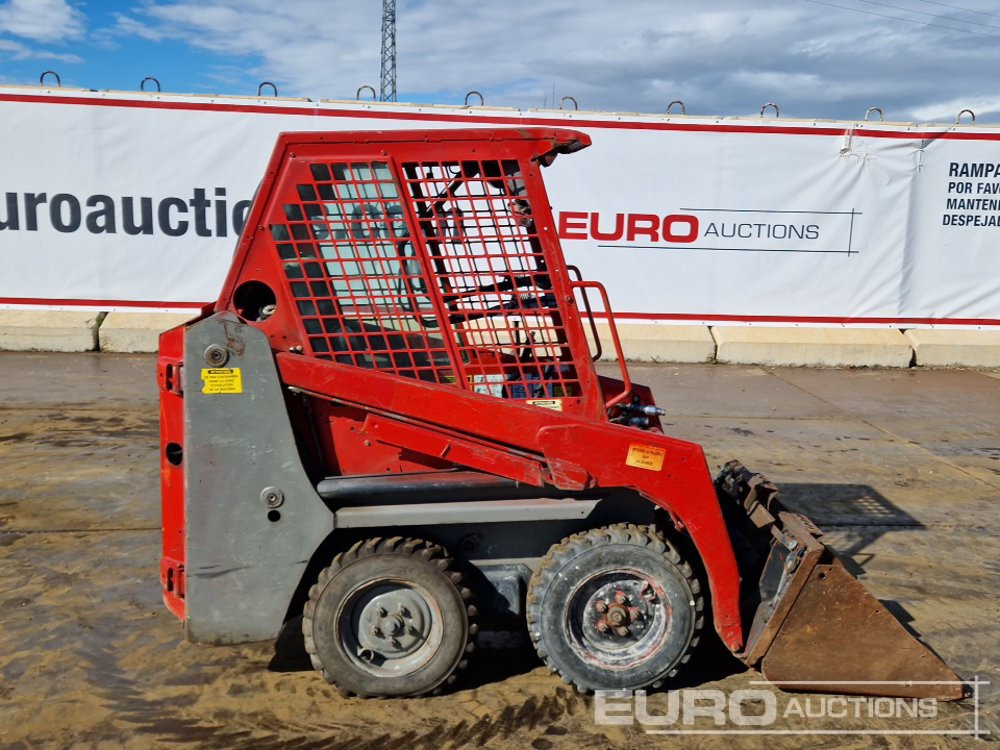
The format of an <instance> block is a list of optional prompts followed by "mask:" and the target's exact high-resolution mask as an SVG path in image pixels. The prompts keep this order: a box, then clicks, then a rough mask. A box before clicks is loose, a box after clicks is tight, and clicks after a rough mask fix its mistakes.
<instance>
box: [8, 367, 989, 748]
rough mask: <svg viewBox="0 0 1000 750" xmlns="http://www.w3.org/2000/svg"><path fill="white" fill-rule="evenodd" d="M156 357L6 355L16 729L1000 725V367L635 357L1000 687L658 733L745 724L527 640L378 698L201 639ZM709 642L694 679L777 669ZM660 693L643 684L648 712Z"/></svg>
mask: <svg viewBox="0 0 1000 750" xmlns="http://www.w3.org/2000/svg"><path fill="white" fill-rule="evenodd" d="M154 370H155V359H154V358H153V357H151V356H139V355H134V356H129V355H109V354H74V355H61V354H22V353H2V354H0V747H3V748H21V747H23V748H39V747H51V748H70V747H73V748H76V747H80V748H86V747H94V748H116V747H129V748H145V747H153V746H156V747H160V746H163V747H171V746H178V747H181V746H183V747H195V748H201V747H205V748H244V747H245V748H279V747H288V748H372V749H374V748H387V747H400V748H427V749H431V748H433V749H434V750H439V749H440V748H459V747H495V748H502V749H506V748H535V749H536V750H548V749H549V748H555V749H556V750H559V749H562V748H572V749H573V750H584V749H586V748H610V747H621V748H639V747H643V748H656V747H697V748H701V747H714V746H716V745H725V746H737V747H769V748H771V747H800V746H805V745H810V746H820V747H859V748H860V747H870V746H875V747H963V746H968V745H971V744H972V742H973V740H972V739H971V737H970V736H969V735H968V734H964V735H961V734H956V735H951V736H947V735H945V734H932V733H933V732H942V733H944V732H966V733H967V732H969V731H970V730H973V729H974V727H975V726H976V722H977V721H978V726H979V728H980V729H981V730H983V731H989V732H991V733H992V735H991V737H992V738H993V739H996V737H997V735H998V733H1000V720H998V708H1000V672H998V669H997V667H998V665H1000V645H998V644H1000V563H998V552H1000V541H998V532H1000V512H998V507H1000V376H998V375H997V373H986V372H971V371H916V370H904V371H878V370H874V371H873V370H808V369H761V368H754V367H724V366H668V365H659V366H636V367H633V368H632V376H633V379H634V380H636V381H638V382H646V383H649V384H650V385H652V387H653V389H654V392H655V393H656V394H657V401H658V403H659V404H660V405H661V406H663V407H665V408H666V409H667V411H668V416H667V417H666V418H665V423H666V424H665V429H666V431H667V432H668V434H673V435H675V436H677V437H681V438H685V439H689V440H694V441H697V442H700V443H701V444H702V445H703V446H704V448H705V452H706V455H707V457H708V461H709V465H710V466H712V467H713V469H714V468H715V467H716V466H718V465H719V464H721V463H723V462H724V461H726V460H728V459H729V458H731V457H739V458H740V459H741V460H743V461H744V462H745V463H746V464H747V465H748V466H750V467H752V468H754V469H755V470H758V471H763V472H765V473H767V474H768V475H769V476H770V477H771V478H772V479H773V480H774V481H775V482H777V483H778V484H779V486H781V488H782V491H783V497H784V498H785V500H786V503H787V504H788V505H791V506H793V507H794V508H795V509H796V510H800V511H803V512H806V513H807V514H809V515H810V516H811V517H812V518H813V520H814V521H815V522H816V523H817V524H818V525H819V526H820V527H822V528H824V529H826V530H827V531H828V535H827V538H826V540H827V542H828V543H829V544H831V546H833V547H834V548H835V549H837V550H838V551H839V552H840V553H842V555H843V556H844V557H845V558H846V559H847V561H848V563H849V565H851V566H852V568H853V569H854V570H855V571H856V572H861V573H862V580H863V581H864V582H865V585H866V586H867V587H868V588H869V589H870V590H871V591H872V592H873V593H874V594H875V595H876V596H877V597H879V598H880V599H883V600H888V601H889V602H892V603H893V604H892V606H893V608H894V610H895V611H897V612H901V613H903V614H904V616H905V618H906V620H907V624H908V626H909V627H910V628H911V629H912V630H913V631H915V632H916V633H918V634H919V635H920V637H921V639H922V640H923V641H924V642H925V643H926V644H928V645H929V646H930V647H931V648H933V649H934V650H935V651H936V652H937V653H939V654H940V655H941V656H942V657H943V658H944V659H945V660H946V661H947V662H948V663H949V664H950V665H951V666H952V667H953V668H954V669H955V670H956V671H957V672H958V673H959V674H960V675H961V676H962V677H963V678H965V679H969V680H971V679H972V678H973V677H974V676H976V675H978V676H979V678H980V679H981V680H986V681H990V682H991V683H992V684H990V685H984V686H981V687H980V688H979V693H980V700H979V706H978V711H977V707H976V705H975V702H974V701H972V700H971V699H967V700H965V701H963V702H961V703H954V704H944V703H941V704H937V705H936V706H934V709H935V711H934V714H935V715H934V716H922V717H916V718H906V716H904V718H903V719H898V718H895V717H878V716H876V717H870V716H868V713H871V712H872V710H873V708H872V706H873V705H874V704H865V706H860V704H855V706H856V709H857V710H860V711H861V712H862V716H861V718H860V719H858V720H854V721H851V722H845V721H843V720H840V719H835V718H830V717H829V716H826V717H825V718H822V717H818V718H812V717H808V716H801V715H798V714H796V713H792V714H789V715H784V713H782V715H781V716H780V717H779V718H778V720H777V721H776V722H775V723H774V724H772V725H769V726H768V727H766V729H769V730H771V731H780V732H786V733H788V732H793V731H812V732H816V731H819V732H825V734H814V735H812V736H801V735H792V734H778V735H774V734H770V735H762V734H758V735H749V736H748V735H737V736H718V735H711V734H697V735H696V734H684V735H681V736H677V735H671V736H664V735H656V734H648V733H646V731H645V730H647V729H662V728H666V729H670V730H681V731H684V732H689V731H690V730H692V729H697V730H702V731H716V730H718V729H724V730H726V731H729V730H732V729H734V728H735V725H734V724H733V723H732V722H728V723H727V724H726V725H725V726H723V727H716V726H714V725H713V723H712V722H711V720H709V719H706V718H701V719H698V720H697V721H696V722H695V723H694V724H692V725H685V724H681V723H676V724H671V725H662V726H661V725H656V726H653V725H652V724H650V723H649V722H638V721H634V722H633V723H632V724H631V725H627V724H626V725H622V724H619V725H604V724H598V723H596V722H595V706H594V698H593V697H586V696H580V695H577V694H576V693H575V692H574V691H573V690H572V689H570V688H569V687H567V686H566V685H564V684H563V683H562V682H561V681H559V680H558V679H557V678H555V677H553V676H551V675H550V674H549V673H548V671H547V670H546V669H545V668H544V667H542V666H541V665H540V663H539V662H538V660H537V659H536V657H535V656H534V654H533V653H532V652H531V651H528V650H524V649H513V650H511V649H507V650H487V651H481V652H480V653H479V654H478V658H477V659H476V660H475V661H474V663H473V665H472V666H471V667H470V669H469V670H468V673H467V674H465V675H463V678H462V681H461V683H460V684H459V685H458V686H457V688H456V689H455V690H453V691H451V692H450V693H448V694H445V695H441V696H437V697H430V698H421V699H408V700H395V701H379V700H362V699H357V698H342V697H340V696H339V695H338V694H337V692H336V691H335V690H334V689H332V688H331V687H329V686H327V685H326V684H325V683H324V682H323V681H322V679H321V678H320V677H319V676H318V675H317V674H316V673H315V672H312V671H311V670H309V669H306V668H304V665H302V664H301V663H299V662H296V661H294V660H292V661H286V662H285V663H284V664H275V663H272V657H273V655H274V650H273V647H272V646H271V645H269V644H261V645H256V646H243V647H207V646H198V645H193V644H189V643H186V642H185V641H184V640H183V638H182V631H181V626H180V624H179V623H178V622H177V621H176V620H175V619H174V618H173V617H172V616H171V615H170V614H169V613H167V611H166V610H165V609H163V607H162V605H161V603H160V594H159V588H158V581H157V564H158V556H159V535H158V528H159V505H158V503H159V493H158V476H157V430H158V426H157V411H156V391H155V383H154ZM612 370H613V368H612ZM849 638H850V636H847V638H845V641H844V642H841V643H831V644H830V648H832V649H845V650H846V649H850V647H851V644H850V641H849ZM703 646H704V648H703V649H702V653H701V654H700V655H699V656H698V657H697V658H696V661H695V663H693V664H692V665H691V666H692V667H693V668H692V669H691V670H689V672H688V674H687V675H686V676H685V677H684V680H683V681H682V682H681V683H680V684H679V686H699V687H701V688H709V689H719V690H722V691H725V694H726V695H729V694H731V692H732V691H734V690H738V689H761V688H762V686H760V685H757V684H754V683H753V680H755V679H758V676H757V675H756V674H755V673H754V672H748V671H745V670H744V669H743V668H742V667H741V665H740V664H739V663H738V662H736V661H735V660H733V659H732V658H730V657H729V656H728V654H726V653H725V652H724V651H722V650H720V648H719V647H718V645H717V644H716V643H714V642H713V641H712V640H711V639H708V642H707V643H705V644H703ZM764 689H766V688H764ZM769 692H772V693H774V694H775V695H776V696H777V698H776V700H777V702H778V706H779V710H780V711H782V712H784V711H786V710H787V706H788V705H789V702H788V701H789V697H788V695H787V694H781V693H777V692H776V691H769ZM812 700H813V701H814V702H813V703H811V704H809V705H810V707H811V709H812V710H813V711H817V712H819V713H823V712H824V711H825V710H826V709H825V708H824V707H825V706H827V705H828V704H822V703H819V702H817V701H818V700H819V699H818V698H816V697H815V696H813V697H812ZM802 705H803V704H801V703H799V704H798V706H799V707H802ZM668 709H669V702H668V694H665V693H657V694H653V695H650V696H649V699H648V712H649V713H650V714H658V713H659V714H662V713H663V712H665V711H667V710H668ZM625 713H627V711H626V712H625ZM977 714H978V719H977ZM618 715H622V711H621V710H619V712H618ZM727 716H728V714H727ZM757 729H761V728H760V727H758V728H757ZM849 730H850V731H855V730H857V731H865V732H869V734H849V733H848V731H849ZM900 731H906V732H909V731H920V732H924V734H921V735H903V734H891V733H889V732H900ZM883 733H886V734H883Z"/></svg>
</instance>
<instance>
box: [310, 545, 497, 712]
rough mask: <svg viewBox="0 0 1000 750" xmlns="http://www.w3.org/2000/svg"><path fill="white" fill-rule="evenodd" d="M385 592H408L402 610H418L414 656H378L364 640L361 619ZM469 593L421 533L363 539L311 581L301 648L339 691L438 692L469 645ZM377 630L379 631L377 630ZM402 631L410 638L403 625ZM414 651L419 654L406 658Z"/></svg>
mask: <svg viewBox="0 0 1000 750" xmlns="http://www.w3.org/2000/svg"><path fill="white" fill-rule="evenodd" d="M378 597H383V599H379V598H378ZM385 597H388V600H390V601H391V600H392V597H401V598H406V602H407V603H408V604H409V609H404V610H403V611H407V612H409V610H410V609H416V610H419V612H418V615H417V616H418V618H419V617H421V616H422V618H423V619H422V621H421V623H420V625H421V626H420V628H419V629H418V630H419V631H420V632H421V634H422V636H423V637H422V638H421V637H413V638H411V640H412V641H413V643H415V644H416V645H414V646H413V649H414V654H415V655H414V654H411V655H405V654H402V653H401V654H400V655H399V657H398V658H397V657H394V656H392V655H391V654H390V656H388V657H384V656H383V654H381V653H377V652H374V651H373V650H369V649H366V648H363V647H362V644H363V643H364V642H365V641H366V640H371V639H370V638H369V637H368V635H366V634H367V633H370V632H371V631H370V630H368V629H366V625H365V623H366V622H368V621H369V620H370V618H371V617H372V614H371V613H372V611H373V609H372V608H377V607H375V605H376V604H377V603H378V602H381V601H385V600H386V599H385ZM472 598H473V592H472V589H471V588H470V587H468V586H467V585H465V581H464V577H463V575H462V573H461V572H459V571H458V570H456V569H455V566H454V562H453V561H452V559H451V558H449V557H448V555H447V553H446V552H445V550H444V548H442V547H440V546H438V545H436V544H431V543H429V542H425V541H423V540H420V539H404V538H402V537H392V538H389V539H382V538H374V539H367V540H364V541H361V542H358V543H357V544H355V545H354V546H352V547H351V548H350V549H348V550H346V551H344V552H341V553H339V554H337V555H336V556H335V557H334V558H333V561H332V562H331V563H330V565H329V566H328V567H327V568H325V569H323V571H321V572H320V574H319V578H318V580H317V581H316V583H315V584H314V585H313V586H312V588H310V590H309V600H308V601H307V602H306V605H305V608H304V609H303V614H302V633H303V635H304V637H305V647H306V651H307V652H308V653H309V657H310V659H311V660H312V664H313V666H314V667H315V668H316V669H318V670H319V671H320V672H321V673H322V675H323V677H325V678H326V681H327V682H329V683H331V684H333V685H336V686H337V688H338V689H339V690H340V692H341V693H343V694H345V695H358V696H362V697H376V696H386V697H388V696H415V695H424V694H427V693H435V692H439V691H440V690H441V689H442V688H443V687H444V686H445V685H447V684H451V683H452V682H454V681H455V679H456V672H457V671H458V670H460V669H463V668H464V667H465V666H466V663H467V659H468V656H469V654H471V653H472V651H473V649H474V648H475V644H474V641H475V636H476V633H477V632H478V631H477V626H476V623H475V616H476V608H475V605H474V604H473V603H472ZM414 605H415V606H414ZM382 609H383V610H384V607H383V608H382ZM382 614H383V615H384V614H385V612H384V611H383V613H382ZM407 616H410V615H409V614H408V615H407ZM390 617H391V616H390ZM397 619H398V618H397ZM379 622H381V619H380V621H379ZM425 630H426V631H428V633H426V634H425V633H424V631H425ZM379 633H380V635H379V638H385V635H384V634H383V633H382V631H381V629H380V630H379ZM372 637H374V636H372ZM400 637H408V636H407V632H406V631H404V632H403V633H402V634H401V636H400ZM386 649H389V647H388V646H386ZM352 652H353V653H352ZM362 652H366V653H367V654H368V655H369V657H368V659H367V660H366V659H364V658H362V656H361V653H362ZM373 657H374V658H373ZM417 657H419V658H420V659H421V660H422V661H419V662H418V663H414V664H412V665H411V664H410V663H409V661H410V660H412V659H416V658H417ZM394 669H395V670H398V671H393V670H394Z"/></svg>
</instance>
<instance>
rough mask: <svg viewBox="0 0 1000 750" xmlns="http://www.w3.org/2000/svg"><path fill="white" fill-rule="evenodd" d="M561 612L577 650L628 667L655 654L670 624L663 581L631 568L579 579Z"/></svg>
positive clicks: (605, 664) (607, 665) (595, 660)
mask: <svg viewBox="0 0 1000 750" xmlns="http://www.w3.org/2000/svg"><path fill="white" fill-rule="evenodd" d="M565 617H566V622H565V625H566V632H567V633H568V634H569V639H568V640H569V645H570V647H571V648H572V649H573V651H574V652H575V653H576V654H577V656H578V657H579V658H581V659H582V660H583V661H585V662H588V663H591V664H595V665H599V666H600V667H601V668H602V669H611V670H623V669H629V668H632V667H634V666H636V665H637V664H641V663H642V662H643V661H645V660H646V659H647V658H649V657H650V656H652V655H654V654H656V653H657V652H658V651H659V650H660V649H661V648H662V647H663V646H664V645H665V644H666V643H667V642H668V641H669V640H670V636H671V629H672V628H673V627H674V617H673V610H672V608H671V606H670V600H669V597H668V596H667V593H666V592H665V591H664V588H663V586H662V585H660V584H659V583H657V582H656V580H655V579H654V578H652V577H651V576H649V575H647V574H645V573H643V572H642V571H639V570H635V569H631V568H629V569H616V570H611V571H602V572H600V573H597V574H595V575H593V576H591V577H589V578H586V579H583V580H582V581H580V583H579V584H578V585H577V586H576V587H575V588H574V589H573V590H572V592H571V593H570V596H569V597H568V599H567V603H566V609H565Z"/></svg>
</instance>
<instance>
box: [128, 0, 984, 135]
mask: <svg viewBox="0 0 1000 750" xmlns="http://www.w3.org/2000/svg"><path fill="white" fill-rule="evenodd" d="M843 2H844V3H850V4H851V5H850V7H851V8H853V9H854V12H852V11H849V10H841V9H837V8H831V7H826V6H822V5H817V4H809V3H805V2H799V3H788V2H780V0H743V1H740V0H717V1H716V2H714V3H710V4H709V3H704V2H700V1H699V0H674V2H671V3H669V4H667V3H664V2H662V0H631V1H630V2H618V3H601V4H599V5H598V4H596V3H594V4H590V5H588V6H585V7H581V6H580V4H579V3H571V2H569V0H546V2H544V3H543V2H538V0H505V1H504V2H502V3H498V2H483V1H482V0H434V2H430V1H429V0H400V2H399V5H398V8H397V29H398V39H397V49H398V61H399V67H398V81H399V93H400V97H399V98H400V100H403V101H406V100H409V101H413V100H417V101H437V102H442V103H446V102H455V103H460V102H461V101H462V99H463V97H464V94H465V92H466V91H469V90H470V89H478V90H480V91H482V92H483V95H484V96H485V98H486V101H487V103H488V104H496V105H513V106H521V107H533V106H541V105H542V103H543V101H545V100H546V99H549V100H550V101H551V98H552V89H553V87H554V88H555V95H556V96H555V98H556V101H558V99H559V97H562V96H564V95H572V96H575V97H576V98H577V99H578V100H579V102H580V106H581V108H584V109H611V110H622V111H647V112H662V111H663V109H664V108H665V107H666V104H667V102H668V101H670V100H671V99H683V100H685V102H686V104H687V108H688V111H689V112H691V113H692V114H739V113H742V114H751V113H752V114H756V113H757V111H758V110H759V108H760V106H761V105H762V104H763V103H764V102H765V101H770V100H774V101H777V102H778V103H779V104H780V105H781V108H782V114H783V115H787V116H791V117H816V118H828V117H841V118H860V117H861V116H862V115H863V113H864V111H865V110H866V109H867V108H868V107H869V106H872V105H879V106H881V107H883V109H884V110H885V112H886V117H887V119H897V120H908V119H913V118H916V119H926V118H921V117H918V116H917V115H918V113H922V112H925V111H933V112H937V111H938V110H935V109H933V108H934V107H935V106H937V105H936V104H935V102H946V103H950V102H951V101H952V100H955V101H959V100H967V101H968V102H973V100H976V99H977V94H978V92H982V91H990V90H994V89H993V83H992V81H993V78H994V76H995V71H996V70H997V69H998V67H1000V45H997V44H994V43H992V42H990V41H989V40H988V39H987V37H986V36H983V33H985V34H986V35H987V36H989V35H994V34H993V32H992V31H991V30H989V29H987V28H984V27H980V26H975V25H973V24H969V23H965V24H963V21H966V20H972V21H975V20H978V21H979V22H980V23H982V22H984V21H988V17H986V16H982V15H980V16H975V15H970V14H962V13H958V12H957V11H955V10H949V9H948V8H946V7H944V6H941V8H940V11H941V13H942V14H943V18H944V21H945V22H946V23H945V25H950V26H953V27H956V28H965V29H967V31H969V32H975V33H963V32H960V31H949V30H947V29H941V28H936V27H934V26H928V25H923V24H920V23H912V22H907V21H901V20H892V19H886V18H882V17H879V16H873V15H871V14H869V13H866V12H864V9H865V8H867V6H861V5H856V4H853V0H843ZM963 5H964V6H967V7H970V8H972V9H974V10H982V11H983V12H996V8H995V6H992V5H991V4H990V3H989V0H964V2H963ZM921 7H922V9H923V10H925V11H927V12H932V13H933V12H936V11H937V6H934V5H927V6H926V8H924V7H923V6H921ZM380 11H381V5H380V3H377V2H374V1H373V0H372V1H369V2H354V1H353V0H284V1H283V2H280V3H275V2H274V1H273V0H244V1H243V2H239V1H237V0H202V1H201V2H191V1H190V0H184V1H181V2H173V1H170V0H149V1H148V2H144V4H143V5H141V6H138V7H136V8H135V9H133V10H132V11H131V12H130V13H128V14H126V15H123V16H121V17H120V18H119V20H118V24H117V26H116V28H115V33H117V34H124V35H135V36H140V37H143V38H145V39H149V40H154V41H161V40H179V41H181V42H183V43H186V44H189V45H192V46H194V47H197V48H200V49H204V50H209V51H212V52H215V53H218V54H219V55H221V56H224V57H225V56H228V57H230V58H232V60H231V61H226V60H223V61H222V62H223V63H226V64H227V65H228V63H229V62H233V63H234V64H238V63H239V61H240V60H242V61H245V65H246V69H245V74H244V81H245V82H246V83H250V82H251V81H252V82H254V83H255V82H256V81H259V80H261V79H265V78H266V79H268V80H274V81H276V82H277V83H278V85H279V88H280V89H281V93H282V94H283V95H285V94H287V95H293V96H308V97H311V98H314V99H318V98H353V96H354V92H355V90H356V89H357V88H358V86H360V85H362V84H371V85H373V86H375V87H376V88H377V87H378V82H379V81H378V79H379V44H380V40H381V34H380ZM891 13H897V14H898V15H899V16H904V15H905V14H904V12H903V11H891V12H890V11H887V14H891ZM908 17H909V18H910V19H911V20H912V19H913V18H914V17H913V16H908ZM920 18H924V20H925V21H927V22H929V23H934V22H935V19H934V18H932V17H923V16H921V17H920ZM997 24H998V25H1000V20H998V21H997ZM995 35H996V36H997V37H998V38H1000V29H998V30H997V32H996V34H995ZM235 74H237V73H234V71H233V70H232V69H231V68H229V67H227V78H228V77H229V76H231V75H235ZM217 76H218V71H215V72H209V73H206V81H205V82H206V84H207V83H209V82H210V80H211V77H216V80H218V78H217ZM979 98H982V97H979ZM942 106H943V105H942ZM963 106H970V105H969V104H965V105H963ZM928 108H930V109H928ZM961 108H962V107H958V109H961ZM955 111H957V109H956V110H955ZM977 114H978V112H977ZM936 116H937V115H935V117H936Z"/></svg>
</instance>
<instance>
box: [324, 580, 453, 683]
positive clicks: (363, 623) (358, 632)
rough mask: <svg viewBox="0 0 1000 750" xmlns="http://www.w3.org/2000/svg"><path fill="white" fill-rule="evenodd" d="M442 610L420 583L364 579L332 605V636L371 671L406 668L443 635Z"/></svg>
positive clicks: (421, 661)
mask: <svg viewBox="0 0 1000 750" xmlns="http://www.w3.org/2000/svg"><path fill="white" fill-rule="evenodd" d="M441 619H442V618H441V612H440V610H439V609H438V607H437V606H436V605H435V604H434V599H433V597H432V596H430V594H428V592H427V591H425V590H424V589H423V588H422V587H421V586H418V585H416V584H413V583H411V582H408V581H403V580H380V581H372V582H367V583H365V584H363V585H361V586H358V587H357V588H355V589H354V590H353V591H351V593H350V594H349V595H348V596H347V597H345V599H344V600H343V604H342V605H341V607H340V608H339V610H338V611H337V621H336V628H337V633H336V637H337V641H338V643H339V644H340V646H341V648H342V649H343V651H344V653H345V654H346V655H347V657H348V659H350V661H351V662H352V663H353V664H355V665H356V666H357V667H359V668H361V669H362V670H364V671H366V672H368V673H370V674H372V675H375V676H399V675H403V674H409V673H412V672H415V671H417V670H419V669H420V668H421V667H424V666H425V665H427V664H428V663H429V662H430V661H431V660H432V659H433V658H434V655H435V653H436V652H437V650H438V648H439V647H440V645H441V640H442V633H443V629H442V623H441Z"/></svg>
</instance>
